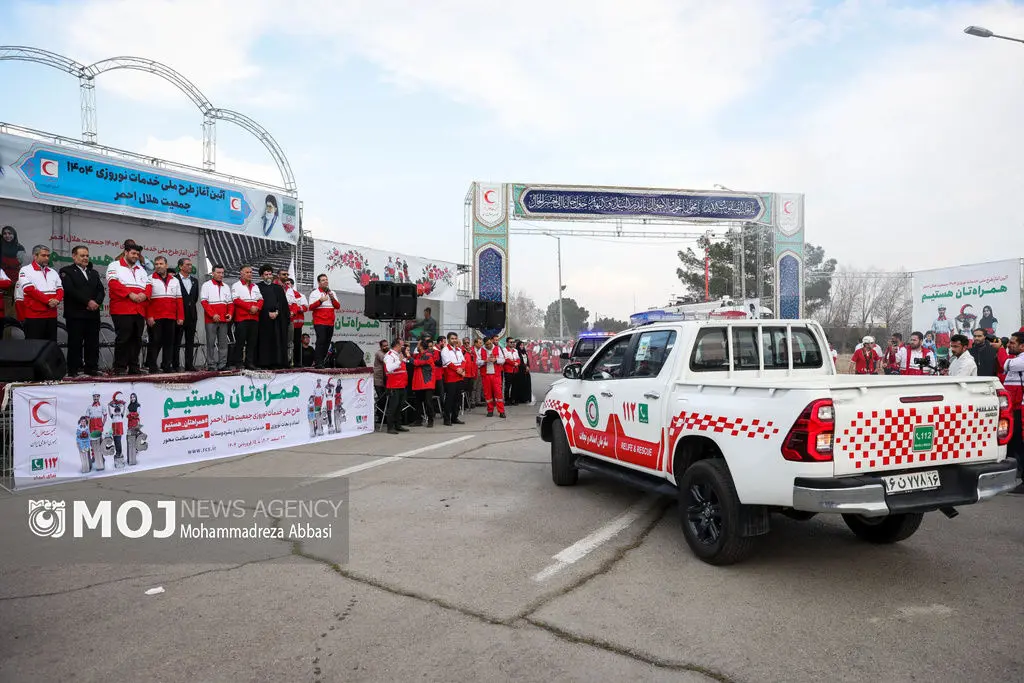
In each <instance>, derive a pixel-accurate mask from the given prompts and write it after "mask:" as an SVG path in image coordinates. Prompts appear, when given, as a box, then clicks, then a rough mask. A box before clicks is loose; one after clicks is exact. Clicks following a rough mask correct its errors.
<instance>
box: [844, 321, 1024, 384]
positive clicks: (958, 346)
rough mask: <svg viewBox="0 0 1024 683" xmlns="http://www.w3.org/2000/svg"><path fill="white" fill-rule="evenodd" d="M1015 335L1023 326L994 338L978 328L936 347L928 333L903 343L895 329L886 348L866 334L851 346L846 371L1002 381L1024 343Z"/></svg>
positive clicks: (952, 336) (867, 373)
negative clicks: (852, 347)
mask: <svg viewBox="0 0 1024 683" xmlns="http://www.w3.org/2000/svg"><path fill="white" fill-rule="evenodd" d="M1016 335H1024V328H1021V331H1020V332H1014V333H1013V334H1012V335H1010V336H1009V337H997V336H996V335H994V334H992V333H990V332H989V331H988V330H986V329H984V328H980V327H979V328H977V329H975V330H973V332H972V335H971V336H970V337H968V336H967V335H965V334H953V335H950V336H949V338H948V340H943V341H944V342H947V343H948V345H947V346H943V347H937V345H936V343H935V340H934V338H933V336H932V335H931V333H930V332H925V333H921V332H913V333H911V334H910V337H909V338H908V339H907V340H906V341H905V342H904V339H903V335H902V334H900V333H899V332H896V333H893V334H892V336H891V337H890V338H889V344H888V346H887V347H886V348H885V349H883V348H882V347H881V346H880V345H879V344H878V343H876V342H875V338H874V337H871V336H867V337H864V339H862V340H861V343H860V344H858V345H857V347H856V348H855V349H854V352H853V356H852V357H851V359H850V363H849V370H850V372H851V373H854V374H858V375H875V374H886V375H948V376H953V377H973V376H978V377H998V378H999V379H1000V381H1004V380H1005V377H1006V373H1007V371H1006V367H1007V363H1009V362H1010V360H1011V359H1015V358H1016V357H1017V356H1018V355H1019V354H1020V353H1021V352H1022V351H1024V343H1021V344H1020V345H1018V343H1017V342H1016V341H1015V339H1016ZM1004 384H1005V381H1004Z"/></svg>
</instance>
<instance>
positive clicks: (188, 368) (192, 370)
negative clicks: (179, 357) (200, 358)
mask: <svg viewBox="0 0 1024 683" xmlns="http://www.w3.org/2000/svg"><path fill="white" fill-rule="evenodd" d="M195 371H196V369H195V367H194V366H189V365H186V366H185V372H195ZM175 372H177V370H175Z"/></svg>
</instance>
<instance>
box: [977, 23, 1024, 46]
mask: <svg viewBox="0 0 1024 683" xmlns="http://www.w3.org/2000/svg"><path fill="white" fill-rule="evenodd" d="M964 33H966V34H967V35H969V36H974V37H976V38H1000V39H1002V40H1012V41H1013V42H1015V43H1024V39H1021V38H1011V37H1010V36H1001V35H999V34H998V33H992V31H989V30H988V29H987V28H982V27H981V26H968V27H967V28H965V29H964Z"/></svg>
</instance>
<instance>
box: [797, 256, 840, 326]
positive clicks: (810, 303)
mask: <svg viewBox="0 0 1024 683" xmlns="http://www.w3.org/2000/svg"><path fill="white" fill-rule="evenodd" d="M835 272H836V260H835V259H834V258H830V259H826V258H825V250H824V249H823V248H822V247H818V246H815V245H813V244H809V243H808V244H805V245H804V313H805V314H806V315H807V316H808V317H810V316H813V315H814V314H815V313H817V312H818V311H819V310H820V309H821V307H822V306H824V305H825V304H826V303H828V301H829V299H830V298H831V297H830V294H831V293H832V276H833V275H834V274H835Z"/></svg>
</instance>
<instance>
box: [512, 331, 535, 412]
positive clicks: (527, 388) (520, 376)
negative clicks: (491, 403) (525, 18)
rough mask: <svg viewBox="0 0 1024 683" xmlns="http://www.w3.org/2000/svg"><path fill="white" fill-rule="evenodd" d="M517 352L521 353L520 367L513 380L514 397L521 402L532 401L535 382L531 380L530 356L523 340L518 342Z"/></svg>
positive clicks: (517, 401)
mask: <svg viewBox="0 0 1024 683" xmlns="http://www.w3.org/2000/svg"><path fill="white" fill-rule="evenodd" d="M516 353H518V354H519V369H518V370H516V374H515V377H514V378H513V380H512V399H513V400H514V401H515V402H516V403H519V404H524V403H531V402H532V401H533V383H532V382H531V380H530V357H529V356H528V355H527V353H526V346H525V345H524V344H523V342H521V341H519V342H516Z"/></svg>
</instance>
